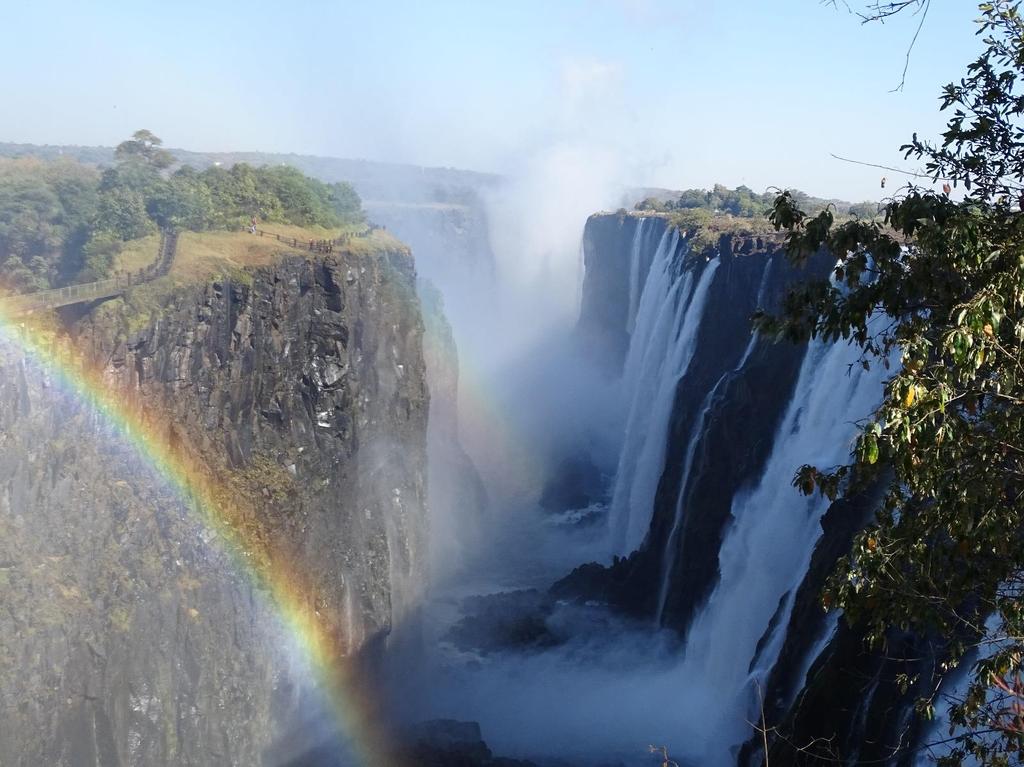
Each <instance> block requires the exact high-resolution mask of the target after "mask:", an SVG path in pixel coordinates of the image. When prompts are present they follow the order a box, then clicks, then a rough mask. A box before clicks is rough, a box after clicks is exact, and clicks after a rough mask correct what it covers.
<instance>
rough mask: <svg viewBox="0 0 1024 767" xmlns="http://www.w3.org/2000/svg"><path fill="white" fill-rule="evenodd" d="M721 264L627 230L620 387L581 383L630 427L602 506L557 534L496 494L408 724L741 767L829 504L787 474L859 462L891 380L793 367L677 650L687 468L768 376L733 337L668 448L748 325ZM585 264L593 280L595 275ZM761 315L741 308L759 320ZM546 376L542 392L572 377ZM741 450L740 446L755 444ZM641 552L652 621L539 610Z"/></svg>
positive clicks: (761, 270)
mask: <svg viewBox="0 0 1024 767" xmlns="http://www.w3.org/2000/svg"><path fill="white" fill-rule="evenodd" d="M729 258H731V259H736V258H743V257H742V256H735V255H730V256H729ZM750 258H758V259H762V260H760V261H756V262H751V263H752V264H753V268H755V269H756V270H757V271H755V272H754V273H753V278H752V279H753V282H752V284H753V288H752V290H751V297H750V298H749V299H748V300H753V296H756V302H757V304H760V303H761V301H762V299H763V298H764V296H765V293H766V290H767V286H768V285H769V283H770V282H771V283H773V284H775V283H778V280H779V279H780V278H779V275H778V274H777V273H776V272H777V270H778V269H779V268H780V266H779V264H780V261H776V260H775V259H776V258H780V259H781V257H775V256H772V255H765V254H763V253H762V254H760V255H758V256H751V257H750ZM727 261H728V259H727V258H726V256H724V255H721V254H716V253H715V252H711V253H708V254H706V255H704V254H702V255H697V254H695V253H692V252H691V243H690V242H688V241H687V239H686V238H685V237H683V236H681V235H680V234H679V232H678V231H677V230H675V229H674V228H672V227H666V226H664V222H663V221H661V220H659V219H656V218H649V219H648V218H643V217H639V218H638V219H636V220H635V229H634V231H633V232H632V235H631V237H630V238H629V240H628V253H627V254H626V257H625V258H624V259H623V261H622V263H620V264H619V265H618V266H617V267H616V269H618V270H619V271H618V272H616V274H617V275H618V277H619V278H621V279H622V281H623V283H625V284H627V285H628V287H627V289H626V290H625V291H624V296H623V299H622V301H623V303H624V307H623V308H624V312H623V314H624V325H625V333H626V336H627V339H628V341H627V344H626V348H625V352H624V361H623V364H622V366H621V371H620V374H619V375H618V376H617V377H616V380H615V381H613V382H612V384H613V385H612V386H611V387H609V386H608V384H607V382H601V381H600V376H597V375H596V374H593V373H588V375H592V377H593V381H594V383H593V387H596V389H600V390H601V392H602V396H606V395H607V393H608V392H609V391H611V392H612V393H613V398H612V401H610V402H609V401H605V400H602V401H604V402H605V404H606V405H607V408H606V409H607V410H610V411H612V413H611V415H610V416H609V415H608V414H605V416H607V418H608V421H609V422H611V423H617V424H619V428H620V431H619V432H618V434H617V435H615V436H613V437H612V440H613V441H615V444H616V449H617V451H618V457H617V460H615V461H612V462H611V468H610V471H609V473H608V475H607V476H606V498H605V501H604V502H603V503H601V502H598V503H594V504H592V505H590V506H588V507H587V508H586V509H580V510H568V511H567V513H565V514H563V515H561V516H557V517H552V516H551V513H550V512H544V511H542V510H540V509H538V508H537V507H536V506H535V505H534V506H531V505H530V503H528V502H525V503H524V500H523V498H522V497H517V498H516V499H515V503H514V504H513V503H504V505H503V499H502V497H501V495H500V493H499V494H495V495H493V496H492V498H491V502H492V506H493V508H492V509H491V514H492V516H491V518H490V519H491V523H492V526H491V527H490V528H489V532H488V536H489V538H490V548H489V551H490V552H491V555H490V557H489V558H488V560H489V561H484V562H483V563H481V566H480V567H479V568H478V569H477V570H476V571H475V572H474V573H472V574H471V575H470V576H467V577H466V578H463V579H462V580H461V582H460V588H458V589H455V590H449V592H448V593H446V594H435V609H434V610H433V616H434V617H433V619H432V620H433V623H432V630H433V637H434V640H435V649H434V652H433V653H430V654H429V657H426V658H420V659H419V661H418V664H417V665H418V668H417V671H416V674H415V675H413V676H415V680H414V681H412V682H410V681H409V680H406V682H407V685H408V686H407V688H406V692H407V693H408V695H407V699H408V700H409V701H418V702H414V703H413V704H411V706H412V708H413V709H414V710H415V714H416V715H419V716H446V717H448V716H450V717H455V718H461V719H473V720H477V721H480V722H481V724H482V727H483V732H484V736H485V738H486V739H487V740H488V743H489V744H490V745H492V746H493V747H494V748H495V750H497V751H498V752H499V753H503V754H508V755H513V756H524V757H530V758H544V757H554V756H558V757H565V758H570V759H578V760H584V761H593V760H595V759H599V760H620V761H622V762H624V763H627V764H632V763H637V764H639V763H644V762H645V760H646V759H647V758H648V757H647V755H646V746H647V745H648V744H650V743H659V744H660V743H664V744H666V745H669V746H670V749H671V751H672V753H673V754H674V755H675V756H676V758H677V759H680V760H681V761H682V762H683V763H686V764H700V765H711V766H712V767H718V766H719V765H720V766H721V767H725V765H730V764H735V763H736V759H737V754H738V750H739V748H740V746H741V745H742V744H743V743H744V742H745V741H747V740H748V739H749V737H750V736H751V733H752V732H753V730H752V727H751V724H750V722H752V721H755V720H756V719H757V718H758V701H759V696H760V694H761V690H762V689H763V688H764V686H765V684H766V682H767V679H768V677H769V675H770V673H771V671H772V669H773V667H774V666H775V664H776V663H777V661H778V658H779V656H780V653H781V651H782V648H783V645H784V642H785V640H786V633H787V629H788V626H789V619H790V615H791V613H792V611H793V607H794V600H795V599H796V593H797V590H798V587H799V586H800V585H801V583H802V581H803V580H804V578H805V575H806V573H807V571H808V565H809V562H810V560H811V555H812V552H813V551H814V547H815V544H816V542H817V541H818V540H819V538H820V537H821V534H822V528H821V524H820V523H821V519H822V516H823V514H824V513H825V511H826V510H827V506H828V504H827V502H826V501H824V500H823V499H821V498H818V497H815V498H809V499H807V498H803V497H801V496H800V495H799V494H798V493H797V492H796V491H795V490H794V488H793V487H792V478H793V474H794V472H795V470H796V468H797V467H798V466H800V465H801V464H804V463H812V464H815V465H821V466H831V465H835V464H839V463H843V462H845V461H846V460H847V459H848V457H849V453H850V449H851V447H852V439H853V437H854V435H855V433H856V425H855V424H856V422H857V421H858V419H861V418H863V417H865V416H866V415H868V414H869V413H870V412H871V411H872V409H873V407H874V405H875V404H876V402H877V400H878V398H879V396H880V394H881V385H880V384H881V380H882V373H881V371H879V370H877V369H871V370H869V371H865V370H864V369H863V368H862V367H861V366H860V365H859V364H854V363H856V362H857V360H858V352H857V350H855V349H854V348H853V347H851V346H848V345H846V344H845V343H840V344H824V343H818V342H816V343H813V344H811V345H810V346H809V347H808V348H807V349H806V350H805V351H802V352H800V353H801V354H802V362H799V361H798V363H796V364H795V367H793V372H792V373H791V374H790V375H791V376H792V381H791V383H790V384H789V385H788V387H789V388H784V390H785V391H787V392H789V394H788V395H787V396H788V397H789V399H788V402H779V403H776V407H777V410H778V416H777V424H776V426H775V427H774V437H773V438H772V440H771V442H770V446H769V448H768V450H767V452H766V458H765V459H764V460H763V462H762V463H761V464H756V466H757V467H758V468H756V470H755V473H754V474H753V475H751V476H748V477H747V478H746V479H745V480H743V481H740V480H735V479H734V480H732V482H733V484H732V485H730V486H729V487H728V488H725V490H726V491H727V492H728V493H729V496H728V497H731V508H730V511H729V513H728V519H727V521H726V523H725V527H724V532H723V534H722V542H721V545H720V547H719V549H718V553H717V562H718V576H717V579H716V580H715V581H714V583H713V586H712V588H711V589H710V591H709V596H708V597H707V598H706V599H702V600H701V602H700V603H699V604H698V606H697V608H696V611H695V613H694V616H693V619H692V620H691V621H690V622H689V624H688V626H687V628H686V629H685V630H684V631H683V633H682V634H679V633H677V632H675V631H671V630H666V629H664V628H662V625H663V624H667V621H666V619H665V617H664V615H663V613H664V612H665V610H666V602H667V599H668V596H669V593H670V592H671V591H672V590H673V588H675V584H674V582H673V577H674V576H673V574H674V573H675V572H676V569H677V567H678V566H679V565H680V564H681V563H680V562H679V561H678V557H679V556H680V554H679V552H680V546H679V539H680V537H681V536H682V535H683V529H684V528H685V527H686V524H687V520H688V513H689V511H690V505H691V503H692V501H693V500H694V498H693V497H692V496H691V495H690V493H691V492H692V488H693V487H694V483H692V482H690V481H688V479H689V475H690V473H691V472H697V471H701V470H706V469H702V468H701V467H702V466H703V464H700V463H699V462H698V461H696V460H695V459H696V457H697V456H701V455H703V453H704V452H706V450H707V444H706V443H707V441H708V439H709V438H710V437H709V429H710V425H711V423H712V421H713V418H714V417H715V414H716V413H718V412H719V411H720V410H721V408H722V407H723V398H725V397H728V396H735V394H731V392H732V389H730V386H731V384H733V383H734V382H735V380H736V379H737V378H741V377H743V376H744V375H747V376H753V377H755V378H756V376H757V373H756V372H753V373H751V372H750V371H748V366H750V365H753V364H755V361H756V358H758V355H759V354H760V358H761V363H760V364H763V359H764V357H765V355H769V356H770V355H771V354H772V353H773V352H771V350H770V349H768V348H767V346H766V342H763V341H761V340H760V339H758V338H757V337H756V336H753V335H747V336H745V337H743V338H738V339H732V340H733V341H734V342H736V341H738V342H739V345H738V346H737V347H736V351H735V356H734V357H732V358H731V360H732V362H730V363H729V364H727V365H726V366H725V367H724V368H722V370H723V371H724V372H722V373H716V374H715V378H713V379H712V380H711V381H710V383H709V384H708V388H707V389H706V390H704V391H703V392H702V393H701V394H699V395H698V396H699V397H700V399H699V400H698V402H699V405H698V407H697V409H696V414H695V416H694V418H693V419H692V421H690V422H689V423H690V424H691V425H690V426H689V427H688V432H687V434H688V435H689V436H688V437H687V438H686V439H685V440H684V441H683V442H682V443H680V441H679V435H678V434H675V435H673V433H672V423H673V418H674V416H675V414H676V411H677V409H678V407H679V397H680V387H681V386H686V385H687V383H686V382H687V381H690V380H691V379H690V378H688V372H689V371H690V369H691V368H692V367H693V366H695V365H696V364H697V362H696V360H697V359H699V360H700V361H701V362H702V363H707V360H705V359H701V358H700V357H699V356H697V355H701V354H704V355H707V354H715V353H717V350H716V349H710V350H709V349H708V348H704V347H701V345H700V344H701V342H700V341H699V339H700V338H701V337H703V336H702V334H706V333H707V329H708V328H709V327H712V326H714V325H716V324H717V323H719V322H720V320H721V318H722V316H723V312H729V311H732V312H735V311H737V309H736V307H724V306H722V305H721V304H720V303H716V302H715V301H712V300H711V299H710V296H711V295H713V294H714V290H715V288H714V286H715V285H716V284H718V283H717V282H716V280H717V281H718V282H721V281H722V280H726V281H728V280H732V279H736V277H735V275H736V274H738V272H736V271H735V261H730V262H728V264H727ZM588 264H590V265H591V266H590V267H589V268H593V266H594V264H593V261H592V260H590V261H588ZM744 268H746V267H744ZM748 271H749V270H748ZM614 277H615V275H613V278H614ZM719 287H720V286H719ZM775 288H776V289H777V288H778V284H775ZM584 299H585V300H586V296H585V297H584ZM752 308H753V307H749V308H747V309H742V311H745V312H748V314H747V316H749V310H750V309H752ZM620 327H621V326H620ZM455 330H456V337H458V335H459V332H458V331H459V329H458V327H456V329H455ZM747 332H749V330H748V331H747ZM704 343H705V344H706V343H707V342H706V341H705V342H704ZM722 353H723V354H725V353H726V352H725V351H723V352H722ZM545 364H550V360H548V362H546V363H545ZM538 378H539V379H541V380H546V382H547V383H546V385H547V386H548V387H549V388H551V389H557V388H558V387H559V386H560V385H562V384H563V381H564V380H565V379H564V377H561V376H558V375H549V376H547V378H545V377H544V376H543V375H540V376H538ZM574 385H577V386H578V385H579V383H578V381H577V382H576V383H575V384H574ZM552 396H554V395H552ZM580 397H582V398H585V396H584V395H582V394H581V395H580ZM580 397H577V398H580ZM556 399H557V397H556ZM725 404H728V403H725ZM525 407H526V405H524V408H525ZM599 417H601V416H599V415H598V414H597V413H596V411H595V413H594V418H595V419H597V418H599ZM527 420H528V419H527ZM769 433H770V432H769ZM734 439H735V441H736V445H737V448H742V447H743V446H744V441H745V440H746V439H747V436H746V435H745V434H743V433H737V434H735V436H734ZM580 449H581V450H582V451H584V452H585V451H586V450H591V451H592V449H593V445H592V444H590V442H587V441H586V440H583V441H581V443H580ZM669 469H673V470H676V471H677V472H678V473H680V474H681V475H682V477H683V479H682V481H680V482H679V483H678V487H679V490H678V493H677V494H676V496H674V499H675V500H674V503H673V504H672V509H673V513H674V517H672V518H671V519H670V520H668V522H667V523H666V522H665V521H664V520H662V522H661V526H660V528H658V529H661V530H662V533H661V537H652V535H654V534H653V533H652V531H653V530H654V529H655V527H654V520H653V516H654V514H655V507H656V498H657V497H658V495H659V488H660V487H661V486H662V484H663V482H664V477H663V475H664V474H665V473H666V471H667V470H669ZM602 511H606V515H605V516H603V517H602V516H601V514H600V512H602ZM581 520H585V521H586V522H585V523H583V522H581ZM638 548H644V549H646V550H649V551H657V552H661V553H660V567H659V568H658V570H657V575H656V577H655V578H653V580H650V581H649V582H648V584H647V586H646V587H645V588H646V589H647V591H648V593H649V594H651V596H652V600H651V602H652V604H653V605H654V609H653V612H652V613H651V614H649V615H647V616H640V617H639V619H633V618H624V617H621V616H620V615H618V614H617V613H616V611H615V610H610V609H609V608H608V607H607V606H605V605H602V604H600V603H598V602H593V601H591V602H587V603H585V604H583V603H573V602H571V601H560V600H558V599H552V598H551V597H549V596H547V595H545V594H544V588H545V586H544V584H545V582H550V581H545V578H550V577H552V576H551V575H549V574H555V573H558V572H562V573H565V572H568V570H569V569H571V568H572V567H573V566H574V565H578V564H582V563H584V562H587V561H590V560H592V559H595V558H596V559H599V560H601V559H603V560H604V561H610V560H611V559H612V558H613V557H620V556H628V555H630V554H631V553H632V552H635V551H636V550H637V549H638ZM503 551H504V552H508V553H507V555H503V554H502V552H503ZM498 560H501V561H498ZM509 563H514V564H513V565H512V566H511V567H510V566H509ZM683 564H685V563H683ZM488 573H490V575H489V574H488ZM517 573H518V575H517ZM499 574H500V576H499ZM468 583H473V584H476V585H475V587H474V588H467V584H468ZM488 583H490V585H489V586H488V585H487V584H488ZM517 587H519V588H530V589H534V591H530V592H525V593H526V594H527V596H525V597H523V596H515V597H514V599H513V598H503V599H504V600H505V601H498V602H494V603H486V602H485V603H462V602H461V601H460V600H461V599H462V598H464V597H465V596H466V595H467V593H472V592H473V591H474V590H475V591H476V593H492V594H493V593H500V592H505V593H508V592H510V591H512V590H514V589H515V588H517ZM481 605H485V606H484V607H481ZM524 605H525V606H524ZM429 612H430V611H428V613H429ZM475 613H477V614H480V613H482V614H484V615H486V620H485V621H484V623H486V624H488V625H489V626H490V629H489V630H490V631H492V632H493V633H492V634H491V635H488V636H489V638H488V639H485V640H481V642H480V643H478V646H476V647H473V646H472V645H471V644H470V645H469V646H467V644H466V643H465V642H460V641H459V639H458V638H453V633H451V629H452V626H456V627H458V626H463V627H464V625H465V620H466V619H467V616H468V618H469V619H470V620H471V619H472V618H473V616H474V614H475ZM460 621H461V622H462V623H460ZM474 625H476V624H474ZM495 625H497V626H498V628H495ZM834 626H835V623H834V621H828V622H826V625H825V627H824V629H822V630H821V631H820V632H819V633H820V636H818V637H817V638H816V640H815V641H814V642H813V643H811V649H810V651H808V652H806V653H805V655H806V657H803V658H799V659H797V661H796V662H797V665H798V667H799V668H800V669H802V670H801V671H800V673H802V674H803V675H806V673H807V669H808V668H809V667H810V665H811V663H812V662H813V661H814V659H815V657H816V656H817V654H818V653H819V652H821V651H822V649H823V648H824V647H825V645H826V644H827V642H828V641H829V638H830V637H831V632H832V630H833V629H834ZM503 631H504V632H506V634H511V635H513V636H514V637H516V639H515V640H514V641H511V642H508V641H505V640H507V639H508V636H507V635H504V636H498V641H497V644H495V645H489V644H488V642H489V641H491V640H492V639H494V637H495V636H497V635H501V634H502V632H503ZM456 633H457V632H456ZM517 643H518V644H517Z"/></svg>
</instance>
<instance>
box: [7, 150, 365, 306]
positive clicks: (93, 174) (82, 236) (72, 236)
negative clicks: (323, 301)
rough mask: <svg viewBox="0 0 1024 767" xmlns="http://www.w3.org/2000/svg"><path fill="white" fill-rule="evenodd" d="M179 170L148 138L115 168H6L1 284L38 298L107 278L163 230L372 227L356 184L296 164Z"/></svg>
mask: <svg viewBox="0 0 1024 767" xmlns="http://www.w3.org/2000/svg"><path fill="white" fill-rule="evenodd" d="M174 164H175V160H174V157H173V156H172V155H171V154H170V153H169V152H168V151H167V150H165V149H163V147H162V142H161V141H160V139H159V138H158V137H157V136H155V135H153V134H152V133H150V132H149V131H146V130H140V131H137V132H136V133H135V134H134V135H133V136H132V138H131V139H129V140H127V141H124V142H122V143H121V144H120V145H118V147H117V150H116V152H115V164H114V165H112V166H111V167H107V168H100V169H97V168H93V167H90V166H87V165H83V164H80V163H77V162H73V161H70V160H62V159H58V160H54V161H40V160H37V159H31V158H23V159H13V160H0V284H2V285H3V286H4V287H6V288H8V289H12V290H17V291H29V290H38V289H42V288H47V287H51V286H55V285H64V284H68V283H72V282H83V281H88V280H93V279H100V278H102V277H104V276H106V275H108V274H109V273H110V272H111V271H112V269H114V268H115V266H116V265H117V264H118V262H122V263H123V262H127V261H131V260H132V258H131V257H129V258H126V259H122V258H120V256H121V254H122V252H123V251H125V250H126V249H127V250H129V251H131V250H132V249H133V245H131V244H129V243H134V242H136V241H138V240H140V239H141V238H146V237H149V236H151V235H154V234H155V233H156V232H157V231H158V230H159V228H161V227H171V228H176V229H183V230H191V231H195V232H202V231H208V230H225V231H237V230H239V229H241V228H243V227H244V226H246V225H248V224H249V222H250V221H251V219H252V217H253V216H256V217H257V219H258V220H259V221H261V222H271V223H277V224H287V225H292V226H295V227H302V228H304V229H306V230H309V229H321V230H326V229H338V228H341V227H343V226H346V225H351V224H355V223H359V222H362V220H363V215H362V204H361V201H360V199H359V196H358V195H357V194H356V192H355V190H354V189H353V188H352V187H351V186H350V185H348V184H345V183H335V184H325V183H323V182H320V181H317V180H315V179H312V178H309V177H307V176H305V175H303V174H302V173H301V172H300V171H298V170H296V169H294V168H291V167H288V166H283V165H280V166H270V167H258V168H257V167H253V166H251V165H247V164H244V163H239V164H236V165H233V166H231V167H230V168H224V167H220V166H212V167H209V168H207V169H206V170H203V171H197V170H196V169H194V168H192V167H189V166H182V167H179V168H177V169H173V166H174ZM136 250H138V249H137V248H136ZM147 252H155V251H150V250H148V249H147ZM126 255H129V256H130V255H131V254H126Z"/></svg>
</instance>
